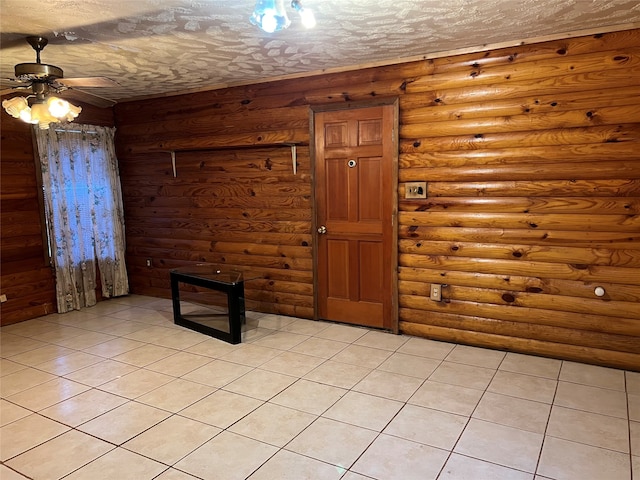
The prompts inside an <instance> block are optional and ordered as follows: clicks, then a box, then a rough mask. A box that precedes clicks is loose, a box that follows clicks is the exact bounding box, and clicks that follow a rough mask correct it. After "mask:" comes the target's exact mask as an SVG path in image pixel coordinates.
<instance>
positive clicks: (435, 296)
mask: <svg viewBox="0 0 640 480" xmlns="http://www.w3.org/2000/svg"><path fill="white" fill-rule="evenodd" d="M430 297H431V300H433V301H435V302H441V301H442V285H440V284H438V283H432V284H431V295H430Z"/></svg>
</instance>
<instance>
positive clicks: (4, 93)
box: [0, 87, 16, 96]
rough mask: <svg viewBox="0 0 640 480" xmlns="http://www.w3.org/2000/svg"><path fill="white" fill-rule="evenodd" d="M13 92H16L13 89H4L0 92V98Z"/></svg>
mask: <svg viewBox="0 0 640 480" xmlns="http://www.w3.org/2000/svg"><path fill="white" fill-rule="evenodd" d="M14 92H16V89H15V88H14V87H10V88H4V89H2V90H0V96H2V95H7V94H9V93H14Z"/></svg>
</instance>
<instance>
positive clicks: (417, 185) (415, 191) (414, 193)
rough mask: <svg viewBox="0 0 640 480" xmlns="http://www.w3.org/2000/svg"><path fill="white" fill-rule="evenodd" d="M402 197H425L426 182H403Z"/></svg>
mask: <svg viewBox="0 0 640 480" xmlns="http://www.w3.org/2000/svg"><path fill="white" fill-rule="evenodd" d="M404 198H427V182H407V183H405V185H404Z"/></svg>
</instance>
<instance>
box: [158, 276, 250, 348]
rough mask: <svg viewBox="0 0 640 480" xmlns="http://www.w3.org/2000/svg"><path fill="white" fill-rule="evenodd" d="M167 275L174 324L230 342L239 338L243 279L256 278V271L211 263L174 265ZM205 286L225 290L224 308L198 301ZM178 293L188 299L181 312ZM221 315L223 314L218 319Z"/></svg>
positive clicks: (242, 314)
mask: <svg viewBox="0 0 640 480" xmlns="http://www.w3.org/2000/svg"><path fill="white" fill-rule="evenodd" d="M169 275H170V278H171V297H172V299H173V321H174V323H175V324H176V325H180V326H183V327H187V328H190V329H192V330H195V331H197V332H200V333H204V334H205V335H210V336H212V337H215V338H218V339H220V340H224V341H225V342H229V343H233V344H237V343H240V342H241V340H242V326H243V325H244V324H245V323H246V317H245V305H244V282H245V281H247V280H252V279H256V278H260V275H252V274H251V273H247V272H242V271H240V270H234V269H230V268H229V267H225V266H220V265H213V264H196V265H191V266H186V267H181V268H176V269H174V270H171V271H170V273H169ZM197 287H201V288H197ZM203 289H204V290H205V291H203ZM207 289H208V290H215V291H218V292H223V293H225V294H226V297H227V298H226V304H227V305H226V307H227V308H226V312H225V311H222V312H221V311H220V310H219V309H218V310H216V307H212V306H211V305H206V304H204V303H201V302H199V301H198V297H202V296H203V295H204V294H206V290H207ZM181 294H182V301H183V302H190V304H189V308H186V305H185V311H184V312H183V311H182V309H183V308H182V307H183V305H181ZM191 302H192V303H191ZM194 305H197V308H194ZM187 310H188V311H187ZM221 318H223V320H222V321H221Z"/></svg>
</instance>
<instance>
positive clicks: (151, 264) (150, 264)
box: [147, 258, 153, 268]
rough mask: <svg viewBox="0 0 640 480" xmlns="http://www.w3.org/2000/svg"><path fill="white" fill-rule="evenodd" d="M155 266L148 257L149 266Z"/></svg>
mask: <svg viewBox="0 0 640 480" xmlns="http://www.w3.org/2000/svg"><path fill="white" fill-rule="evenodd" d="M152 266H153V263H152V262H151V259H150V258H147V267H149V268H151V267H152Z"/></svg>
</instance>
